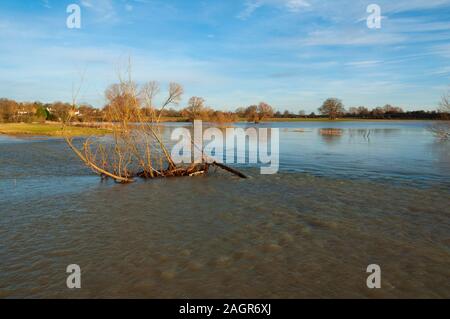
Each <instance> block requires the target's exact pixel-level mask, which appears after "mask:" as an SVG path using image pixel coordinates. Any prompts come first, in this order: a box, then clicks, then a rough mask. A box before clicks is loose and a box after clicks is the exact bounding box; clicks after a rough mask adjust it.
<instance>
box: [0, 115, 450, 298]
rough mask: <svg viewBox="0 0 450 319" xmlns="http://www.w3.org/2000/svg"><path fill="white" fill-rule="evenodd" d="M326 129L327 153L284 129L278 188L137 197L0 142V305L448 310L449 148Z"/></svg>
mask: <svg viewBox="0 0 450 319" xmlns="http://www.w3.org/2000/svg"><path fill="white" fill-rule="evenodd" d="M239 125H240V126H244V125H243V124H239ZM272 125H274V124H272ZM334 125H335V127H333V128H335V129H341V130H342V136H339V137H338V138H339V142H337V143H331V144H330V143H329V142H327V141H325V140H323V136H322V135H320V134H318V133H317V132H318V130H320V129H326V128H329V127H330V124H324V125H323V127H321V124H319V123H315V124H314V123H298V124H297V123H293V124H291V123H277V124H276V126H278V127H281V128H282V130H281V132H280V134H281V143H282V144H281V157H280V160H281V163H282V172H281V173H280V174H278V175H274V176H262V175H259V170H258V169H256V168H243V169H244V170H245V172H246V173H247V174H249V175H251V176H253V177H252V178H251V179H249V180H241V179H238V178H235V177H233V176H229V175H227V174H224V173H216V174H213V175H211V176H208V177H197V178H183V179H169V180H156V181H146V182H138V183H135V184H132V185H117V184H114V183H112V182H101V181H100V180H99V179H98V178H97V177H96V176H92V175H91V173H90V171H89V170H88V169H86V168H84V167H83V166H82V165H81V164H80V163H79V161H78V160H77V159H76V158H75V157H74V156H73V155H72V154H71V153H70V152H68V149H67V147H66V146H65V144H64V143H63V142H62V141H61V140H58V139H50V140H32V141H27V140H20V141H16V140H11V139H5V138H3V139H1V140H0V165H1V169H0V240H1V243H2V244H1V245H0V260H1V265H0V267H1V269H0V297H62V298H76V297H145V298H152V297H153V298H169V297H177V298H204V297H210V298H218V297H225V298H239V297H248V298H264V297H267V298H276V297H285V298H295V297H297V298H302V297H441V298H442V297H445V298H449V297H450V282H449V281H448V278H450V267H449V266H450V237H449V234H450V218H449V215H450V208H449V207H450V205H449V204H450V203H449V200H448V198H449V195H450V191H449V187H448V186H449V184H448V180H449V177H450V165H449V157H448V155H449V149H448V145H447V144H443V143H436V142H435V141H434V140H433V139H432V138H430V137H429V136H428V134H427V133H426V130H425V129H424V124H420V123H415V122H414V123H409V122H408V123H406V124H399V126H397V127H386V126H391V125H394V124H393V123H387V124H378V123H374V124H371V123H363V124H359V123H350V124H348V125H347V126H346V125H345V123H336V124H334ZM355 126H356V127H355ZM359 126H361V127H359ZM364 126H366V127H364ZM380 126H382V127H380ZM297 129H303V130H304V132H298V131H295V130H297ZM385 129H386V131H385ZM391 129H392V130H391ZM363 130H370V131H371V133H370V136H369V139H370V142H369V140H368V138H367V135H368V134H364V133H362V132H363ZM359 132H361V133H359ZM302 172H307V173H302ZM222 174H223V175H222ZM324 175H325V177H321V176H324ZM73 263H76V264H79V265H80V266H81V268H82V289H81V290H77V291H68V290H67V288H66V286H65V282H66V275H67V274H66V273H65V269H66V266H67V265H69V264H73ZM373 263H376V264H379V265H380V266H381V267H382V274H383V277H382V278H383V279H382V287H383V288H382V289H381V290H377V291H372V290H368V289H367V288H366V285H365V282H366V278H367V274H366V273H365V270H366V267H367V266H368V265H369V264H373Z"/></svg>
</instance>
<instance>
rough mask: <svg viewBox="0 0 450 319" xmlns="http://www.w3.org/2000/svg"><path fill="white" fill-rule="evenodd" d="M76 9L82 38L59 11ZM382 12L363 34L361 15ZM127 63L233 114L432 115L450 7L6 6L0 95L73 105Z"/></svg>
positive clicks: (449, 69)
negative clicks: (389, 110)
mask: <svg viewBox="0 0 450 319" xmlns="http://www.w3.org/2000/svg"><path fill="white" fill-rule="evenodd" d="M71 3H77V4H79V5H80V7H81V23H82V28H81V29H68V28H67V27H66V19H67V16H68V14H67V13H66V8H67V6H68V5H69V4H71ZM371 3H376V4H378V5H379V6H380V7H381V10H382V11H381V13H382V16H383V19H382V28H381V29H369V28H368V27H367V25H366V18H367V17H368V16H369V13H367V12H366V8H367V6H368V5H369V4H371ZM128 57H131V59H132V64H133V77H134V79H135V80H136V81H138V82H145V81H150V80H157V81H160V82H161V84H162V85H163V86H164V85H167V83H169V82H170V81H174V82H179V83H180V84H182V85H183V86H184V88H185V95H184V99H183V102H182V104H181V105H180V107H183V106H184V104H185V103H186V101H187V99H188V98H189V97H190V96H194V95H196V96H202V97H204V98H205V99H206V101H207V104H208V105H210V106H212V107H215V108H218V109H223V110H234V109H235V108H237V107H239V106H248V105H250V104H255V103H258V102H260V101H266V102H268V103H270V104H272V105H273V106H274V107H276V108H277V109H280V110H285V109H288V110H291V111H296V112H297V111H298V110H300V109H302V110H305V111H307V112H311V111H316V110H317V108H318V107H319V106H320V104H321V103H322V102H323V100H325V99H326V98H328V97H338V98H341V99H342V100H343V101H344V104H345V105H346V106H347V107H351V106H359V105H365V106H368V107H375V106H382V105H384V104H387V103H390V104H394V105H398V106H401V107H404V108H405V109H410V110H412V109H430V110H431V109H435V108H436V107H437V104H438V101H439V99H440V96H441V95H442V94H444V93H445V92H446V90H447V89H449V88H450V0H397V1H393V0H370V1H360V0H353V1H351V0H333V1H323V0H322V1H321V0H241V1H237V0H236V1H235V0H226V1H225V0H220V1H219V0H203V1H195V0H190V1H186V0H164V1H163V0H82V1H73V0H69V1H62V0H58V1H56V0H21V1H12V0H3V1H1V2H0V97H8V98H14V99H16V100H20V101H31V100H41V101H43V102H51V101H56V100H63V101H70V100H71V94H72V83H73V82H74V81H75V82H77V81H78V79H79V77H80V73H83V70H85V74H86V75H85V80H84V83H83V87H82V90H81V95H80V98H79V100H80V102H88V103H91V104H93V105H95V106H97V107H101V106H103V103H104V98H103V92H104V89H105V88H106V86H107V85H108V84H111V83H113V82H115V81H116V80H117V73H118V70H119V69H123V68H124V66H125V65H126V62H127V59H128Z"/></svg>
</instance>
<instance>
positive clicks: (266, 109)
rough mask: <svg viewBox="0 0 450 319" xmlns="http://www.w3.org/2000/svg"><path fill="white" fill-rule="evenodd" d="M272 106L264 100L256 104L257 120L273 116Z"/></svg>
mask: <svg viewBox="0 0 450 319" xmlns="http://www.w3.org/2000/svg"><path fill="white" fill-rule="evenodd" d="M273 113H274V111H273V107H272V106H270V105H269V104H267V103H265V102H261V103H259V105H258V120H259V122H261V121H263V120H264V119H266V118H269V117H272V116H273Z"/></svg>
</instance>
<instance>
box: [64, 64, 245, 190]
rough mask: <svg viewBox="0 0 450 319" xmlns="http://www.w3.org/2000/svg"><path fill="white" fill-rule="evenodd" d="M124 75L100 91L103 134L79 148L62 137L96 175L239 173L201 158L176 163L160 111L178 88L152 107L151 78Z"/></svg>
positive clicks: (128, 178) (177, 96)
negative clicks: (212, 169) (107, 132)
mask: <svg viewBox="0 0 450 319" xmlns="http://www.w3.org/2000/svg"><path fill="white" fill-rule="evenodd" d="M127 73H128V78H127V79H124V77H122V76H119V79H120V82H119V83H116V84H113V85H111V86H109V87H108V89H107V90H106V92H105V97H106V100H107V101H108V105H107V106H106V107H105V109H104V117H105V121H107V122H108V123H109V125H110V127H111V136H110V137H109V138H97V137H88V138H86V139H85V140H84V141H83V142H82V145H81V146H77V145H75V144H76V143H75V141H74V140H73V138H72V137H70V136H69V135H68V134H67V135H66V136H65V140H66V142H67V144H68V145H69V147H70V148H71V149H72V150H73V151H74V153H75V154H76V155H77V156H78V157H79V158H80V159H81V160H82V161H83V162H84V163H85V164H86V166H88V167H89V168H91V169H92V170H93V171H94V172H95V173H97V174H98V175H100V176H102V178H112V179H114V180H115V181H116V182H120V183H130V182H133V181H134V178H136V177H141V178H158V177H174V176H194V175H199V174H204V173H206V172H207V171H208V168H209V166H210V165H216V166H218V167H220V168H223V169H225V170H228V171H229V172H231V173H234V174H236V175H238V176H241V177H242V176H244V175H243V174H242V173H240V172H237V171H235V170H233V169H231V168H229V167H227V166H224V165H222V164H218V163H215V162H212V163H211V161H210V160H208V159H207V158H206V157H204V158H203V161H202V163H200V164H197V163H193V164H191V165H189V166H187V167H181V166H177V165H176V164H175V162H174V161H173V159H172V157H171V154H170V152H169V150H168V149H167V147H166V145H165V144H164V141H163V138H162V132H161V125H160V122H161V115H162V113H163V112H164V110H165V109H166V108H167V107H169V106H170V105H177V104H178V103H179V101H180V100H181V96H182V94H183V88H182V87H181V85H179V84H176V83H171V84H170V85H169V88H168V94H167V97H166V98H165V99H164V100H163V103H162V104H161V105H160V107H156V106H155V101H154V100H155V97H156V96H157V94H158V93H159V92H160V88H159V85H158V84H157V83H156V82H149V83H147V84H144V85H142V86H139V85H137V84H136V83H135V82H133V81H132V80H131V76H130V74H131V72H130V70H129V69H128V72H127ZM78 92H79V90H77V91H76V92H75V93H74V98H73V104H72V110H71V112H69V118H68V119H67V120H66V121H64V122H63V130H64V128H65V127H66V126H68V125H69V124H70V120H71V118H72V117H73V114H74V112H73V110H75V109H76V108H77V106H76V97H77V95H78ZM202 103H203V102H202V100H201V99H198V100H197V99H196V100H193V105H192V106H193V107H198V106H199V105H200V104H202Z"/></svg>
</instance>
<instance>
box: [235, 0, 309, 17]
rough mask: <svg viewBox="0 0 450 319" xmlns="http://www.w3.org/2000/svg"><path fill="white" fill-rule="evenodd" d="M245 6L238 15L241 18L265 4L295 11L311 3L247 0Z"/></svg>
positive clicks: (281, 0)
mask: <svg viewBox="0 0 450 319" xmlns="http://www.w3.org/2000/svg"><path fill="white" fill-rule="evenodd" d="M244 6H245V8H244V9H243V10H242V11H241V12H240V13H239V14H238V16H237V17H238V18H239V19H247V18H249V17H250V16H251V15H252V14H253V13H254V12H255V11H256V10H257V9H258V8H261V7H263V6H273V7H278V8H284V9H285V10H287V11H289V12H293V13H295V12H299V11H301V9H303V8H307V7H310V6H311V5H310V4H309V2H307V1H306V0H246V2H245V4H244Z"/></svg>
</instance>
